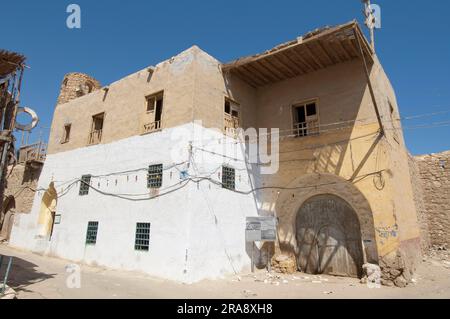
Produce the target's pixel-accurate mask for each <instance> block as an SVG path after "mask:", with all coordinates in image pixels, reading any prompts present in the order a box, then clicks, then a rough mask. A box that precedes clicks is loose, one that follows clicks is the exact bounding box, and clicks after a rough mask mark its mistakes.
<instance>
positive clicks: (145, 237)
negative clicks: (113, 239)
mask: <svg viewBox="0 0 450 319" xmlns="http://www.w3.org/2000/svg"><path fill="white" fill-rule="evenodd" d="M149 246H150V223H136V238H135V242H134V249H135V250H138V251H148V249H149Z"/></svg>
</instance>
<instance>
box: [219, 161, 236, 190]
mask: <svg viewBox="0 0 450 319" xmlns="http://www.w3.org/2000/svg"><path fill="white" fill-rule="evenodd" d="M235 174H236V172H235V170H234V168H231V167H227V166H222V187H223V188H226V189H231V190H234V189H235Z"/></svg>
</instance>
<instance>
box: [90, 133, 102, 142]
mask: <svg viewBox="0 0 450 319" xmlns="http://www.w3.org/2000/svg"><path fill="white" fill-rule="evenodd" d="M101 140H102V130H94V131H92V132H91V133H89V140H88V145H94V144H98V143H100V142H101Z"/></svg>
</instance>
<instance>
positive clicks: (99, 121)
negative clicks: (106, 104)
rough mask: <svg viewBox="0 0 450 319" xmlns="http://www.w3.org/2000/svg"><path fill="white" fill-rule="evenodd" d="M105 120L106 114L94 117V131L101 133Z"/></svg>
mask: <svg viewBox="0 0 450 319" xmlns="http://www.w3.org/2000/svg"><path fill="white" fill-rule="evenodd" d="M104 118H105V113H101V114H98V115H94V116H93V117H92V122H93V123H92V128H93V130H94V131H101V130H102V129H103V120H104Z"/></svg>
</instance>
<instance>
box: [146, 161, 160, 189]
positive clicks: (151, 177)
mask: <svg viewBox="0 0 450 319" xmlns="http://www.w3.org/2000/svg"><path fill="white" fill-rule="evenodd" d="M162 179H163V165H162V164H157V165H150V166H149V167H148V176H147V187H148V188H160V187H161V186H162Z"/></svg>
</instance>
